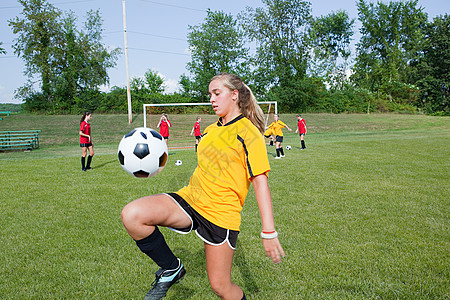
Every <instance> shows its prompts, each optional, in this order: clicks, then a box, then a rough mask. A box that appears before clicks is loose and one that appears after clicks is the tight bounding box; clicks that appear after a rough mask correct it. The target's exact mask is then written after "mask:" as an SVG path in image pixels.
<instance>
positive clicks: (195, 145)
mask: <svg viewBox="0 0 450 300" xmlns="http://www.w3.org/2000/svg"><path fill="white" fill-rule="evenodd" d="M197 146H198V144H195V152H197Z"/></svg>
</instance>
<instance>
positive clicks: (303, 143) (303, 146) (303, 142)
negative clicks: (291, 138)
mask: <svg viewBox="0 0 450 300" xmlns="http://www.w3.org/2000/svg"><path fill="white" fill-rule="evenodd" d="M301 142H302V149H305V148H306V146H305V141H304V140H302V141H301Z"/></svg>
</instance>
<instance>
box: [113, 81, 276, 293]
mask: <svg viewBox="0 0 450 300" xmlns="http://www.w3.org/2000/svg"><path fill="white" fill-rule="evenodd" d="M209 94H210V97H211V98H210V102H211V104H212V107H213V109H214V111H215V113H216V114H217V115H218V116H219V120H218V121H217V123H215V124H212V125H210V126H208V127H207V128H206V129H205V131H204V134H203V137H202V140H201V141H200V143H199V145H198V151H197V157H198V166H197V168H196V169H195V171H194V174H193V175H192V177H191V179H190V182H189V185H188V186H186V187H184V188H182V189H181V190H179V191H177V192H176V193H169V194H159V195H152V196H147V197H144V198H140V199H137V200H135V201H133V202H131V203H129V204H128V205H126V206H125V207H124V209H123V211H122V221H123V224H124V226H125V228H126V230H127V231H128V233H129V235H130V236H131V237H132V238H133V239H134V240H135V241H136V244H137V246H138V247H139V248H140V250H141V251H142V252H144V253H145V254H147V255H148V256H149V257H150V258H151V259H152V260H153V261H154V262H155V263H156V264H157V265H158V266H159V267H160V269H159V270H158V271H157V272H156V279H155V281H154V282H153V287H152V288H151V289H150V291H149V292H148V293H147V295H146V297H145V299H161V298H162V297H164V296H165V295H166V293H167V290H168V289H169V287H170V286H171V285H172V284H174V283H175V282H177V281H178V280H179V279H180V278H181V277H183V276H184V274H185V273H186V271H185V269H184V267H183V264H182V263H181V261H180V260H179V259H178V258H177V257H176V256H175V255H174V254H173V253H172V251H171V250H170V248H169V247H168V245H167V244H166V242H165V240H164V237H163V235H162V234H161V232H160V231H159V230H158V227H157V226H158V225H159V226H165V227H169V228H171V229H172V230H174V231H177V232H180V233H189V232H190V231H192V230H195V231H196V233H197V235H198V236H199V237H200V238H201V239H202V240H203V242H204V249H205V257H206V270H207V273H208V278H209V281H210V284H211V287H212V289H213V291H214V292H215V293H216V294H217V295H218V296H219V297H220V298H222V299H245V295H244V293H243V291H242V289H241V288H240V287H239V286H237V285H236V284H234V283H233V282H232V281H231V267H232V262H233V256H234V251H235V247H236V241H237V236H238V234H239V226H240V222H241V215H240V212H241V210H242V207H243V205H244V201H245V198H246V196H247V193H248V190H249V187H250V184H251V183H253V187H254V190H255V195H256V199H257V202H258V206H259V210H260V214H261V221H262V232H261V237H262V243H263V246H264V249H265V252H266V254H267V255H268V256H269V257H270V258H271V259H272V260H273V262H274V263H279V262H280V261H281V257H284V251H283V248H282V247H281V245H280V242H279V241H278V238H277V232H276V231H275V224H274V220H273V211H272V199H271V195H270V190H269V185H268V182H267V173H268V172H269V170H270V166H269V162H268V159H267V151H266V146H265V142H264V137H263V135H262V133H263V132H264V118H263V113H262V111H261V109H260V108H259V106H258V104H257V102H256V99H255V97H254V96H253V93H252V92H251V90H250V89H249V88H248V86H247V85H245V84H244V83H243V82H242V80H241V79H240V78H239V77H238V76H236V75H233V74H227V73H222V74H219V75H216V76H215V77H213V78H212V79H211V82H210V84H209Z"/></svg>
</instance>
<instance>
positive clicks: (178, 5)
mask: <svg viewBox="0 0 450 300" xmlns="http://www.w3.org/2000/svg"><path fill="white" fill-rule="evenodd" d="M48 2H49V3H51V4H53V5H54V6H55V7H57V8H59V9H61V10H63V11H69V10H72V11H73V12H74V13H75V15H76V16H77V17H78V21H79V23H80V25H79V26H78V28H79V29H81V28H82V26H81V24H82V22H83V21H84V20H85V16H86V12H87V11H89V10H91V9H93V10H100V14H101V16H102V18H103V22H104V23H103V29H104V38H103V44H104V45H106V46H107V47H109V48H110V49H113V48H117V47H119V48H122V49H124V23H123V1H122V0H49V1H48ZM310 2H311V8H312V14H313V16H315V17H317V16H321V15H327V14H329V13H331V12H336V11H338V10H345V11H347V12H348V14H349V16H350V17H351V18H353V19H357V18H358V12H357V8H356V0H311V1H310ZM384 2H386V1H384ZM418 5H419V6H421V7H423V8H424V11H425V12H426V13H427V14H428V18H429V20H432V19H433V18H434V17H436V16H439V15H443V14H446V13H447V14H448V13H449V12H450V4H448V0H419V2H418ZM262 6H263V4H262V2H261V0H227V1H223V0H222V1H216V0H191V1H183V0H155V1H153V0H125V8H126V27H127V42H128V63H129V73H130V78H133V77H141V76H143V75H144V73H145V72H146V71H147V70H149V69H151V70H153V71H156V72H158V74H159V75H160V76H161V77H162V78H164V80H165V86H166V92H168V93H171V92H174V91H177V90H178V84H177V83H178V81H179V78H180V75H182V74H189V72H188V71H187V70H186V64H187V63H188V62H189V61H190V60H191V58H190V55H189V51H188V43H187V34H188V32H189V26H196V25H200V24H202V23H203V22H204V20H205V17H206V11H207V9H210V10H212V11H223V12H224V13H227V14H231V15H233V16H237V15H238V14H239V13H240V12H242V11H244V10H245V9H246V7H253V8H256V7H262ZM21 12H22V7H21V5H20V4H19V3H18V2H17V0H1V1H0V42H2V43H3V45H2V46H0V47H2V48H4V49H5V50H6V51H7V53H6V55H2V54H0V70H1V71H0V103H21V102H20V101H19V100H17V99H15V98H14V91H15V90H16V89H17V88H19V87H21V86H23V85H24V84H25V83H26V81H27V78H26V76H25V75H24V74H23V73H24V62H23V61H22V59H21V58H18V57H17V56H16V55H15V54H14V51H13V49H12V47H11V46H12V44H13V41H14V38H15V36H14V34H13V33H12V30H11V27H9V26H8V21H9V20H11V19H13V18H15V17H16V16H20V13H21ZM359 25H360V23H359V22H358V21H356V23H355V28H354V31H355V36H354V38H355V40H354V41H353V45H354V44H355V43H356V42H357V39H358V38H359V34H358V32H359ZM353 54H354V53H353ZM108 74H109V77H110V83H109V85H108V86H104V87H102V90H104V91H108V90H109V88H111V87H113V86H119V87H125V86H126V84H127V76H126V59H125V51H122V55H120V56H119V58H118V60H117V65H116V67H115V68H111V69H109V70H108Z"/></svg>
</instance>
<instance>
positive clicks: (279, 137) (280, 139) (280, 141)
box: [275, 135, 283, 143]
mask: <svg viewBox="0 0 450 300" xmlns="http://www.w3.org/2000/svg"><path fill="white" fill-rule="evenodd" d="M275 142H278V143H282V142H283V136H281V135H277V138H276V139H275Z"/></svg>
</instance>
